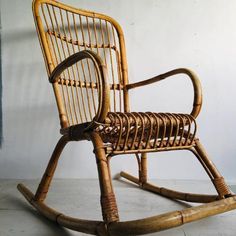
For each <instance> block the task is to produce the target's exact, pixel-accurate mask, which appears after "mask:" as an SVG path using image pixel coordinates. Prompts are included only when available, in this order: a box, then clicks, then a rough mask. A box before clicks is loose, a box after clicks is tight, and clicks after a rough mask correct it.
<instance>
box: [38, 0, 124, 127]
mask: <svg viewBox="0 0 236 236" xmlns="http://www.w3.org/2000/svg"><path fill="white" fill-rule="evenodd" d="M43 5H46V6H47V7H48V6H49V7H51V8H52V9H53V10H54V9H55V8H56V9H59V10H58V11H59V12H60V14H61V17H62V13H61V11H65V12H66V14H67V18H68V14H71V16H72V15H73V17H74V15H78V16H79V17H80V18H79V19H80V23H81V18H82V17H84V19H86V20H87V26H88V30H89V23H88V19H92V20H90V22H91V21H93V22H94V19H95V20H98V21H99V20H100V23H101V22H103V23H106V27H108V23H109V27H114V29H115V31H116V35H117V39H118V41H117V45H118V46H117V47H118V49H117V52H115V53H116V54H118V57H119V59H118V60H117V61H116V63H117V68H118V69H117V71H119V73H120V75H119V82H120V83H119V84H118V85H117V84H115V83H113V84H112V82H111V85H110V88H111V90H112V93H111V92H110V94H114V96H113V101H112V102H111V103H112V104H114V105H113V107H112V108H111V110H113V111H129V102H128V92H127V90H126V85H127V84H128V71H127V60H126V50H125V41H124V34H123V31H122V28H121V27H120V25H119V24H118V23H117V22H116V21H115V20H114V19H113V18H111V17H109V16H106V15H103V14H100V13H95V12H92V11H87V10H82V9H78V8H74V7H71V6H68V5H66V4H64V3H60V2H57V1H54V0H34V1H33V14H34V19H35V24H36V28H37V33H38V36H39V41H40V45H41V48H42V51H43V56H44V60H45V65H46V69H47V73H48V76H49V77H50V75H51V73H52V72H53V70H54V69H55V67H56V66H57V64H59V63H56V61H57V60H55V59H54V58H55V57H56V56H58V55H56V53H54V56H53V52H52V51H53V50H52V45H49V40H48V38H47V37H48V35H49V34H50V37H51V35H53V36H54V37H57V38H60V40H64V41H65V42H66V43H67V44H68V42H69V41H70V42H69V43H71V44H73V42H72V41H73V39H72V37H71V39H66V37H64V36H62V34H61V33H60V30H59V33H57V32H54V31H53V30H51V31H50V30H48V31H47V30H46V29H45V22H44V20H45V18H44V19H43V16H42V6H43ZM68 12H69V13H68ZM54 14H55V12H54ZM44 17H45V16H44ZM50 17H51V16H50ZM51 20H52V19H51ZM67 21H68V19H67ZM54 22H55V20H54ZM107 22H108V23H107ZM56 23H57V22H56ZM56 23H54V24H56ZM57 24H58V23H57ZM62 24H63V22H62ZM63 27H64V25H63ZM82 27H83V26H82ZM69 28H70V26H69ZM95 28H96V26H95ZM64 29H65V27H64ZM112 29H113V28H112ZM69 30H70V29H69ZM82 30H83V28H82ZM101 31H102V26H101ZM107 32H108V31H107ZM82 34H83V32H82ZM89 34H90V33H89ZM95 34H96V32H95ZM113 34H114V32H113ZM107 35H108V39H109V33H107ZM95 36H96V35H95ZM63 37H64V38H65V39H64V38H63ZM89 37H90V35H89ZM96 40H97V39H96ZM113 40H114V41H115V38H114V39H113ZM76 42H77V43H78V45H79V40H78V38H77V41H76ZM84 45H85V46H84V49H85V50H86V49H90V48H89V45H90V46H91V50H93V48H92V43H91V42H90V44H89V43H87V44H86V43H85V42H84ZM86 45H88V46H87V48H86ZM101 45H103V46H100V48H99V50H100V49H101V50H102V49H103V51H104V57H106V55H107V52H105V49H104V47H105V46H104V45H105V43H104V41H103V44H101ZM79 47H80V46H78V48H79ZM102 47H103V48H102ZM111 49H112V46H111V44H110V42H109V44H108V46H107V50H110V54H111V51H112V50H111ZM94 50H95V49H94ZM96 50H97V51H98V43H97V47H96ZM114 51H115V50H114ZM112 52H113V51H112ZM64 54H65V53H64ZM64 57H66V55H65V56H64ZM110 58H111V59H112V56H110ZM64 59H65V58H64ZM105 60H106V58H105ZM111 63H112V62H111ZM107 67H109V66H108V65H107ZM112 73H113V71H112ZM112 76H113V75H112ZM110 77H111V76H110ZM113 82H114V81H113ZM53 89H54V93H55V96H56V101H57V107H58V110H59V115H60V120H61V126H62V128H66V127H68V126H70V125H73V124H77V123H83V119H81V121H80V122H76V121H75V122H72V121H71V122H70V121H69V117H68V115H66V114H67V112H66V107H65V102H64V103H63V98H62V95H61V92H60V88H59V84H58V83H53ZM117 90H120V91H119V92H120V94H121V93H122V97H121V96H120V105H119V108H117V107H118V105H117V104H116V103H118V102H117V101H116V91H117ZM121 103H122V104H121ZM71 117H72V115H71ZM72 120H73V119H72ZM87 121H90V120H87Z"/></svg>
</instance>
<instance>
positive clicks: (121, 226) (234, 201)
mask: <svg viewBox="0 0 236 236" xmlns="http://www.w3.org/2000/svg"><path fill="white" fill-rule="evenodd" d="M235 208H236V196H234V197H229V198H227V199H223V200H218V201H214V202H211V203H206V204H203V205H200V206H195V207H190V208H187V209H184V210H182V211H173V212H169V213H166V214H161V215H158V216H153V217H149V218H145V219H141V220H133V221H126V222H113V223H111V224H110V225H108V232H109V233H110V234H111V235H112V236H124V235H141V234H149V233H154V232H158V231H162V230H166V229H170V228H173V227H177V226H180V225H183V224H185V223H189V222H192V221H196V220H199V219H203V218H206V217H208V216H213V215H216V214H220V213H224V212H226V211H230V210H233V209H235Z"/></svg>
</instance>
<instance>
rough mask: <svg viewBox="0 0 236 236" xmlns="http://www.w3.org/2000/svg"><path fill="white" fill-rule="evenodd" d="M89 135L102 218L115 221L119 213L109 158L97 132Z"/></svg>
mask: <svg viewBox="0 0 236 236" xmlns="http://www.w3.org/2000/svg"><path fill="white" fill-rule="evenodd" d="M90 137H91V140H92V142H93V145H94V153H95V155H96V161H97V169H98V177H99V184H100V191H101V207H102V215H103V220H104V221H105V222H106V223H110V222H116V221H119V214H118V208H117V204H116V198H115V194H114V192H113V187H112V182H111V177H110V172H109V160H108V158H107V157H106V153H105V150H104V146H103V142H102V140H101V138H100V136H99V135H98V134H97V133H91V134H90Z"/></svg>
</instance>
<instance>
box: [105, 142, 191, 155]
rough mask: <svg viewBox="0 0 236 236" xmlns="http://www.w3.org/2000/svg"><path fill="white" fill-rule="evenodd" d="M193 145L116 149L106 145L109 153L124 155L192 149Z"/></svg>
mask: <svg viewBox="0 0 236 236" xmlns="http://www.w3.org/2000/svg"><path fill="white" fill-rule="evenodd" d="M191 147H192V145H190V146H174V147H171V146H168V147H165V146H163V147H158V148H153V149H152V148H146V149H132V150H129V149H127V150H126V149H125V150H114V149H113V148H112V147H105V148H106V152H107V153H108V154H110V153H112V156H114V155H122V154H133V153H145V152H163V151H174V150H189V149H191Z"/></svg>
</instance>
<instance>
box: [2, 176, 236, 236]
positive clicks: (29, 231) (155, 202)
mask: <svg viewBox="0 0 236 236" xmlns="http://www.w3.org/2000/svg"><path fill="white" fill-rule="evenodd" d="M18 182H23V183H25V184H26V185H27V186H28V187H30V188H31V190H33V191H35V189H36V187H37V184H38V180H27V181H24V180H0V236H75V235H77V236H79V235H85V234H83V233H78V232H73V231H71V230H67V229H64V228H61V227H58V226H57V225H56V224H54V223H52V222H50V221H48V220H47V219H45V218H43V217H42V216H40V214H39V213H37V212H36V211H35V210H34V209H33V208H32V207H31V206H30V205H29V204H28V203H27V202H26V201H25V199H24V198H23V197H22V196H21V195H20V193H19V192H18V191H17V189H16V185H17V183H18ZM153 182H154V183H156V184H159V185H161V186H166V187H172V188H173V189H178V190H182V191H184V190H186V191H189V192H196V193H197V192H202V193H214V189H213V188H212V186H211V184H210V183H209V182H207V181H186V180H184V181H180V180H178V181H174V180H153ZM114 187H115V192H116V196H117V201H118V207H119V210H120V218H121V220H129V219H137V218H142V217H147V216H152V215H156V214H161V213H163V212H166V211H172V210H177V209H182V208H184V207H189V206H190V205H189V204H186V203H183V202H177V201H171V200H169V199H166V198H163V197H160V196H158V195H155V194H153V193H149V192H145V191H143V190H141V189H139V188H137V187H136V186H134V185H132V184H130V183H128V182H125V181H123V180H115V181H114ZM99 195H100V194H99V187H98V181H97V180H62V179H61V180H59V179H57V180H55V181H54V182H53V184H52V187H51V189H50V193H49V195H48V198H47V203H48V204H49V205H50V206H52V207H54V208H56V209H57V210H59V211H62V212H63V213H65V214H68V215H71V216H75V217H80V218H87V219H101V213H100V205H99ZM235 222H236V211H232V212H227V213H224V214H221V215H217V216H213V217H209V218H207V219H203V220H200V221H197V222H193V223H190V224H186V225H184V226H181V227H178V228H174V229H171V230H167V231H163V232H159V233H154V234H151V235H152V236H154V235H155V236H213V235H214V236H216V235H217V236H235V235H236V224H235Z"/></svg>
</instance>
